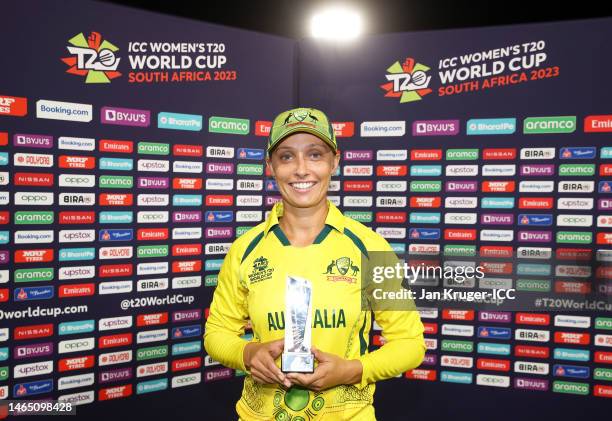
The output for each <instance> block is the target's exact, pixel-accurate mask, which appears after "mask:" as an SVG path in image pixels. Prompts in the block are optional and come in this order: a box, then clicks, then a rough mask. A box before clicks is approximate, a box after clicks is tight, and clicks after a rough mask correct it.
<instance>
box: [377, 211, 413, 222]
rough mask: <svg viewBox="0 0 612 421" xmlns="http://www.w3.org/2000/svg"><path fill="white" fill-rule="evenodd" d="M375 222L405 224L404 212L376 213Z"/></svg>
mask: <svg viewBox="0 0 612 421" xmlns="http://www.w3.org/2000/svg"><path fill="white" fill-rule="evenodd" d="M376 222H383V223H388V224H400V223H404V222H406V212H376Z"/></svg>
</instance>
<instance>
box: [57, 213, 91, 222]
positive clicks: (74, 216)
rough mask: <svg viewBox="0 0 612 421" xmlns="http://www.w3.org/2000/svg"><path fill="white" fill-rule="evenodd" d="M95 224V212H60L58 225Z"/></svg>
mask: <svg viewBox="0 0 612 421" xmlns="http://www.w3.org/2000/svg"><path fill="white" fill-rule="evenodd" d="M95 222H96V213H95V212H60V213H59V223H60V224H93V223H95Z"/></svg>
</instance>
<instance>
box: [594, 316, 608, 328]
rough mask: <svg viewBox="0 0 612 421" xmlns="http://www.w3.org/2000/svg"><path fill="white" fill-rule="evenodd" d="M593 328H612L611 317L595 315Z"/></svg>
mask: <svg viewBox="0 0 612 421" xmlns="http://www.w3.org/2000/svg"><path fill="white" fill-rule="evenodd" d="M595 329H605V330H612V317H597V318H596V319H595Z"/></svg>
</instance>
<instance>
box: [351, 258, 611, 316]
mask: <svg viewBox="0 0 612 421" xmlns="http://www.w3.org/2000/svg"><path fill="white" fill-rule="evenodd" d="M602 267H606V266H605V265H604V264H603V262H602V263H600V262H598V261H597V260H595V259H594V260H593V261H588V262H587V261H585V260H572V259H567V258H566V257H564V258H563V259H556V258H554V257H553V256H549V258H546V259H540V260H539V261H535V262H534V260H533V259H525V258H523V257H522V256H516V255H509V256H493V257H488V256H481V255H477V254H476V253H473V255H471V256H445V255H442V256H440V255H416V254H408V255H404V256H398V255H396V254H395V253H394V252H370V253H369V254H368V255H362V271H361V285H362V308H363V309H372V310H416V309H417V308H431V307H438V308H448V307H455V308H462V309H471V310H496V311H500V310H505V311H586V310H595V311H612V300H611V297H612V282H611V281H610V280H609V277H603V278H602V277H599V276H598V274H600V273H602Z"/></svg>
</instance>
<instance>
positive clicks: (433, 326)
mask: <svg viewBox="0 0 612 421" xmlns="http://www.w3.org/2000/svg"><path fill="white" fill-rule="evenodd" d="M423 327H424V328H425V331H424V333H425V334H426V335H435V334H436V333H438V324H437V323H423Z"/></svg>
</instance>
